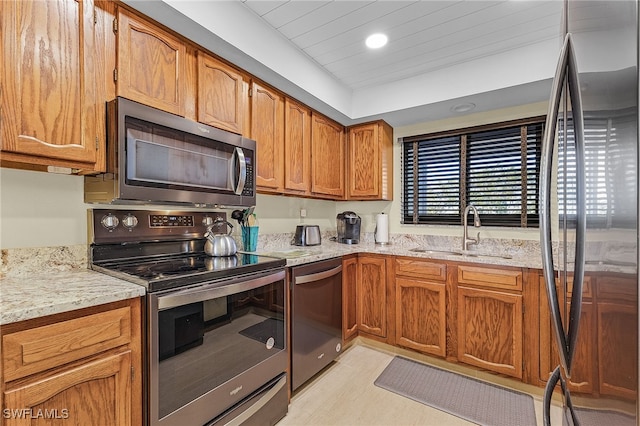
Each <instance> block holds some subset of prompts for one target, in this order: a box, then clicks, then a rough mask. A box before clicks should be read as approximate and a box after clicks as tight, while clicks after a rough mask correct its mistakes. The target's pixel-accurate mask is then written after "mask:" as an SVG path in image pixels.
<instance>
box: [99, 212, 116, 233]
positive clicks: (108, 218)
mask: <svg viewBox="0 0 640 426" xmlns="http://www.w3.org/2000/svg"><path fill="white" fill-rule="evenodd" d="M100 223H102V226H104V227H105V228H107V229H108V230H109V232H111V231H113V230H114V229H116V228H117V227H118V223H120V221H119V220H118V218H117V217H115V216H114V215H113V214H112V213H109V214H107V215H105V216H102V220H101V221H100Z"/></svg>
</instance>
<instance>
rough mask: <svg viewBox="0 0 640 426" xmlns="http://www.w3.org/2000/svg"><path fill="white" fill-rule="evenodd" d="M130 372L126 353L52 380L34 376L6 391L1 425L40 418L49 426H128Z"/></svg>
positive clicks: (56, 375)
mask: <svg viewBox="0 0 640 426" xmlns="http://www.w3.org/2000/svg"><path fill="white" fill-rule="evenodd" d="M131 371H132V370H131V352H130V351H127V352H122V353H120V354H116V355H109V356H105V357H103V358H100V359H97V360H93V361H90V362H87V363H86V364H83V365H79V366H76V367H73V368H71V369H68V370H65V371H62V372H59V373H56V374H54V375H51V376H46V377H42V378H38V377H37V376H36V377H35V378H34V379H33V380H30V381H28V382H26V383H25V382H22V383H21V384H20V385H19V386H18V387H17V388H14V389H9V390H5V392H4V406H3V413H4V414H5V415H6V414H7V413H8V414H9V415H8V416H7V417H6V418H5V419H4V420H5V423H4V424H5V425H7V426H18V425H31V424H32V423H33V418H32V416H39V417H40V418H41V419H42V420H44V421H46V420H47V419H48V421H49V422H51V423H55V422H60V423H61V424H69V425H78V426H80V425H103V426H110V425H113V426H123V425H131V424H132V421H131V411H132V407H131V405H132V399H131V376H132V373H131ZM7 410H8V411H7ZM55 419H57V420H55ZM56 424H57V423H56Z"/></svg>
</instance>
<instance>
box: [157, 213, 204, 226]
mask: <svg viewBox="0 0 640 426" xmlns="http://www.w3.org/2000/svg"><path fill="white" fill-rule="evenodd" d="M193 224H194V220H193V216H191V215H164V214H153V215H150V216H149V226H150V227H151V228H173V227H176V226H193Z"/></svg>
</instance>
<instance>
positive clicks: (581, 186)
mask: <svg viewBox="0 0 640 426" xmlns="http://www.w3.org/2000/svg"><path fill="white" fill-rule="evenodd" d="M570 36H571V35H570V34H567V38H568V39H569V43H568V44H569V52H568V56H569V57H568V67H567V80H568V82H569V96H570V97H571V114H572V117H573V131H574V142H575V145H576V231H575V232H576V248H575V259H574V262H575V264H574V268H573V290H572V295H571V308H570V309H569V323H568V333H567V340H568V341H567V349H568V354H567V355H568V357H567V363H568V365H567V367H568V369H567V374H570V373H571V365H572V361H573V355H574V353H575V350H576V344H577V340H578V330H579V326H580V314H581V311H582V287H583V283H584V268H585V234H586V231H587V226H586V223H587V213H586V210H587V209H586V200H585V198H586V183H585V159H584V157H585V139H584V119H583V115H582V113H583V110H582V97H581V95H580V81H579V78H578V68H577V62H576V55H575V50H574V47H573V42H572V40H571V37H570Z"/></svg>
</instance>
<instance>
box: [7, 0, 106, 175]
mask: <svg viewBox="0 0 640 426" xmlns="http://www.w3.org/2000/svg"><path fill="white" fill-rule="evenodd" d="M0 23H1V26H2V59H3V61H2V63H3V69H2V77H0V78H1V80H0V81H1V87H2V89H1V90H0V93H1V99H2V101H1V107H0V110H1V111H2V130H1V136H0V137H1V139H0V149H1V150H2V151H3V152H2V155H3V165H7V162H11V163H18V164H29V165H33V164H36V165H43V166H48V165H52V166H62V167H70V168H77V169H81V170H88V171H94V170H97V169H100V168H102V167H103V166H101V165H97V166H96V158H97V153H96V151H97V150H98V149H100V148H101V147H103V146H104V124H103V123H104V106H103V103H104V100H103V99H99V96H98V95H97V91H98V84H97V80H98V76H99V70H98V69H97V68H98V64H96V63H95V62H96V58H97V57H98V56H99V54H98V52H100V51H102V50H101V49H102V48H103V47H102V46H100V45H99V44H98V43H96V29H95V27H96V26H95V22H94V4H93V1H92V0H52V1H46V2H45V1H2V2H0ZM18 167H20V166H18Z"/></svg>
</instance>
